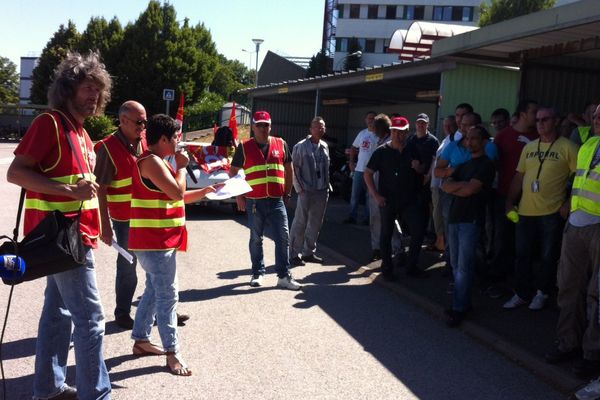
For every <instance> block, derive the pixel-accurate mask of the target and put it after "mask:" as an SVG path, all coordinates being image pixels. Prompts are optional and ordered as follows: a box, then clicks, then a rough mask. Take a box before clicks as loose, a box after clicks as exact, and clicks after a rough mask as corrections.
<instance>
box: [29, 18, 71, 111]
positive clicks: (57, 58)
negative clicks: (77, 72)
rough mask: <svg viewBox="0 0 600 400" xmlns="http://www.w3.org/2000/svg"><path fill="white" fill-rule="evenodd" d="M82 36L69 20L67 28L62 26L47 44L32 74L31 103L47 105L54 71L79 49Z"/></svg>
mask: <svg viewBox="0 0 600 400" xmlns="http://www.w3.org/2000/svg"><path fill="white" fill-rule="evenodd" d="M80 37H81V35H80V34H79V32H77V29H76V28H75V24H74V23H73V22H71V21H70V20H69V22H68V23H67V26H66V27H65V26H64V25H60V27H59V28H58V31H57V32H56V33H55V34H54V36H53V37H52V39H50V41H49V42H48V43H47V44H46V47H45V48H44V50H43V51H42V55H41V56H40V60H39V63H38V65H37V67H35V68H34V70H33V72H32V76H33V82H32V85H31V102H32V103H34V104H46V103H47V102H48V97H47V93H48V87H49V86H50V82H52V79H53V77H54V70H55V69H56V67H57V66H58V64H60V62H61V61H62V60H64V59H65V57H66V56H67V53H68V52H69V51H73V50H75V49H76V48H77V43H78V42H79V39H80Z"/></svg>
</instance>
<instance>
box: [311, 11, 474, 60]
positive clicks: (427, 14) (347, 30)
mask: <svg viewBox="0 0 600 400" xmlns="http://www.w3.org/2000/svg"><path fill="white" fill-rule="evenodd" d="M480 4H481V0H445V1H443V2H442V1H439V0H327V1H326V12H325V19H326V21H325V29H324V35H323V39H324V45H325V47H326V51H327V53H328V55H329V56H330V57H333V69H334V70H340V69H341V68H342V64H343V61H344V59H345V58H346V56H348V44H349V41H350V40H351V39H352V38H356V39H358V43H359V45H360V48H361V52H362V55H361V59H362V62H361V64H362V66H363V67H368V66H373V65H382V64H391V63H394V62H398V61H399V58H398V54H394V53H389V52H388V51H387V50H388V46H389V44H390V38H391V37H392V35H393V34H394V32H395V31H396V30H398V29H402V30H408V28H409V27H410V25H411V24H412V23H413V22H415V21H427V22H435V23H439V24H451V25H464V26H476V25H477V22H478V21H479V5H480ZM328 26H329V28H328Z"/></svg>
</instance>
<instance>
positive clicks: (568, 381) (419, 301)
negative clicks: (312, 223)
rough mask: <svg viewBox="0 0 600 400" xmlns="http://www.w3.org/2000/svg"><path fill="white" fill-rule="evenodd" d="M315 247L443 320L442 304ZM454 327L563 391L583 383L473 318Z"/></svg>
mask: <svg viewBox="0 0 600 400" xmlns="http://www.w3.org/2000/svg"><path fill="white" fill-rule="evenodd" d="M318 246H319V251H320V252H321V253H322V254H323V255H325V256H328V257H330V258H332V259H334V260H336V261H338V262H340V263H342V264H344V265H347V266H349V267H353V268H356V269H357V270H358V271H360V272H361V273H363V274H365V275H366V276H367V278H368V279H369V280H370V281H371V282H373V283H376V284H378V285H380V286H383V287H385V288H386V289H389V290H391V291H393V292H394V293H396V294H398V295H400V296H402V297H404V298H406V299H408V300H409V301H410V302H411V303H413V304H414V305H416V306H417V307H419V308H420V309H422V310H423V311H425V312H427V313H428V314H430V315H431V316H432V317H434V318H436V319H439V320H443V319H444V318H445V316H444V309H443V307H442V306H440V305H439V304H437V303H435V302H433V301H431V300H429V299H428V298H426V297H424V296H420V295H419V294H416V293H415V292H413V291H411V290H409V289H408V288H406V287H405V286H403V285H402V283H390V282H386V281H384V280H383V279H377V277H378V276H379V273H377V272H374V269H375V268H370V267H369V266H363V265H359V264H358V263H357V262H356V261H355V260H353V259H351V258H349V257H346V256H344V255H343V254H340V253H338V252H336V251H335V250H333V249H331V248H329V247H327V246H324V245H322V244H320V243H319V245H318ZM367 274H368V275H367ZM448 329H451V328H448ZM458 329H459V330H460V331H462V332H464V333H465V334H467V335H468V336H470V337H472V338H473V339H475V340H477V341H478V342H480V343H481V344H483V345H485V346H486V347H488V348H490V349H492V350H494V351H496V352H497V353H499V354H501V355H503V356H504V357H505V358H507V359H508V360H510V361H511V362H513V363H515V364H517V365H518V366H520V367H522V368H524V369H526V370H527V371H529V372H531V373H532V374H533V375H534V376H536V377H538V378H539V379H541V380H542V381H544V382H546V383H547V384H549V385H550V386H552V387H553V388H554V389H556V390H558V391H559V392H561V393H563V394H570V393H573V392H574V391H575V390H576V389H578V388H579V387H581V386H582V384H583V383H584V382H583V381H582V380H580V379H577V378H575V377H572V376H570V375H568V374H566V373H565V372H564V370H562V369H561V368H559V367H556V366H554V365H550V364H548V363H546V362H545V361H544V360H541V359H540V358H539V357H538V356H536V355H533V354H531V353H530V352H529V351H527V350H525V349H523V348H522V347H520V346H515V345H514V344H512V343H509V342H507V341H506V340H505V339H503V338H502V337H501V336H499V335H497V334H496V333H494V332H493V331H491V330H489V329H487V328H484V327H482V326H480V325H479V324H477V323H476V322H474V321H470V320H465V321H463V322H462V323H461V325H460V327H459V328H458Z"/></svg>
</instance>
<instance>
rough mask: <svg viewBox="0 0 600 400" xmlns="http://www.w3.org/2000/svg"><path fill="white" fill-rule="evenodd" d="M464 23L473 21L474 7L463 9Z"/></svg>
mask: <svg viewBox="0 0 600 400" xmlns="http://www.w3.org/2000/svg"><path fill="white" fill-rule="evenodd" d="M462 21H463V22H472V21H473V7H463V9H462Z"/></svg>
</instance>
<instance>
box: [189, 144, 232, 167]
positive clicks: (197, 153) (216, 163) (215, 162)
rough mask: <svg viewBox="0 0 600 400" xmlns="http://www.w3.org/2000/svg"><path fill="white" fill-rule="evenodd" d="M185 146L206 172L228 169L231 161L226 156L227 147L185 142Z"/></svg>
mask: <svg viewBox="0 0 600 400" xmlns="http://www.w3.org/2000/svg"><path fill="white" fill-rule="evenodd" d="M186 148H187V149H188V151H189V152H190V153H191V154H192V155H193V156H194V158H195V159H196V160H195V161H196V163H197V164H198V166H199V167H200V168H202V170H204V172H206V173H207V174H210V173H211V172H213V171H217V170H224V171H229V167H230V166H231V161H230V160H229V158H228V157H227V156H228V153H227V151H228V149H227V147H225V146H205V145H202V144H192V143H187V145H186Z"/></svg>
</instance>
